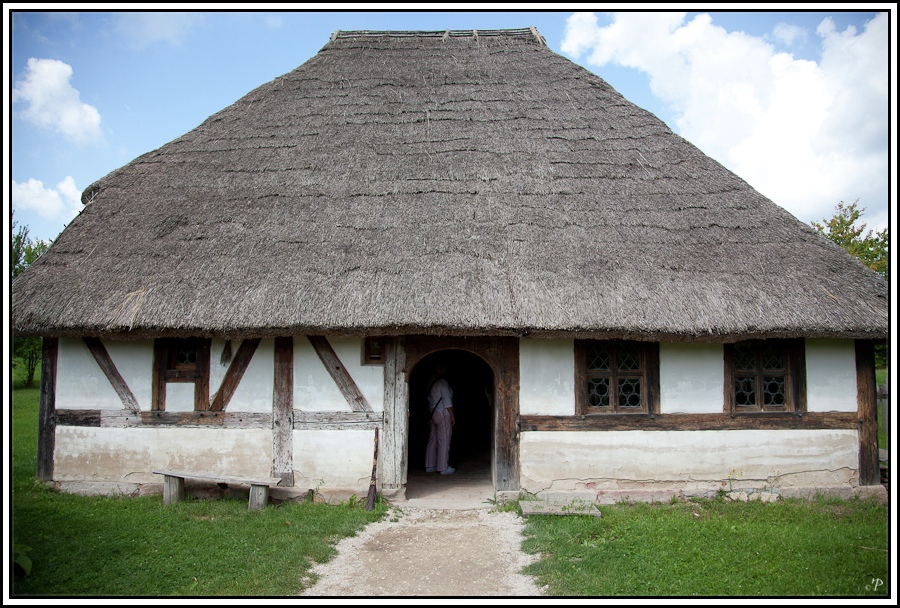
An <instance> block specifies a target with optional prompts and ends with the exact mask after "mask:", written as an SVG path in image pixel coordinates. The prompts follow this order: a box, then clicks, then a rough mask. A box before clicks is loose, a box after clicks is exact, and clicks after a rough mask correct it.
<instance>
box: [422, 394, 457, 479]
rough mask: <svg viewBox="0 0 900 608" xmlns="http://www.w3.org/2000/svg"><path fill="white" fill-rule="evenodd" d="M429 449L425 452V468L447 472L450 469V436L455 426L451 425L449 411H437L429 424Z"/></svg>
mask: <svg viewBox="0 0 900 608" xmlns="http://www.w3.org/2000/svg"><path fill="white" fill-rule="evenodd" d="M429 427H430V429H431V430H430V433H429V434H428V447H427V448H426V450H425V467H426V468H429V469H430V468H432V467H434V468H436V469H437V470H438V471H446V470H447V467H449V466H450V465H449V463H448V459H449V457H450V436H451V435H452V434H453V425H452V424H450V413H449V412H448V411H447V410H443V409H441V410H435V412H434V414H432V415H431V420H430V422H429Z"/></svg>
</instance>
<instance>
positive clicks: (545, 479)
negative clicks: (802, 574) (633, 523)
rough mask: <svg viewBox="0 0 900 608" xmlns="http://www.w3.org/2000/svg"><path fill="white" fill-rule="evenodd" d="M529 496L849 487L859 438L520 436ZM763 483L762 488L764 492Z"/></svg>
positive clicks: (848, 433) (834, 433)
mask: <svg viewBox="0 0 900 608" xmlns="http://www.w3.org/2000/svg"><path fill="white" fill-rule="evenodd" d="M519 458H520V462H521V478H520V482H521V485H522V488H523V489H525V490H527V491H529V492H535V493H536V492H540V491H544V490H548V489H580V488H583V487H584V486H585V484H588V483H589V484H590V485H589V487H596V488H598V489H621V488H634V487H637V486H640V485H642V484H646V485H652V484H657V485H660V484H661V485H666V484H669V485H681V486H685V485H690V484H697V485H701V486H702V485H703V484H706V485H707V486H709V487H717V486H714V484H721V483H722V482H727V481H728V480H729V479H731V480H732V481H733V482H734V481H737V480H738V479H740V480H743V482H744V483H752V482H753V480H755V481H756V482H759V483H765V482H767V481H769V480H772V481H771V483H774V484H776V485H794V486H797V485H822V486H825V485H829V486H834V485H847V484H850V483H851V482H852V480H853V479H855V475H856V473H857V470H858V467H859V443H858V437H857V432H856V431H855V430H847V429H840V430H779V431H769V430H729V431H607V432H602V433H601V432H580V431H570V432H560V431H557V432H551V431H532V432H527V433H522V434H521V443H520V457H519ZM759 483H757V485H759Z"/></svg>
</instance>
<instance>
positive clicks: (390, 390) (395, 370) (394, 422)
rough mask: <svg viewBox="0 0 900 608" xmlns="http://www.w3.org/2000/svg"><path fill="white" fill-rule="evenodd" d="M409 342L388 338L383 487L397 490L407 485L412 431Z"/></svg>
mask: <svg viewBox="0 0 900 608" xmlns="http://www.w3.org/2000/svg"><path fill="white" fill-rule="evenodd" d="M405 367H406V341H405V339H404V338H403V336H397V337H393V338H385V344H384V432H383V433H382V444H383V449H382V450H381V487H382V488H383V489H388V490H395V489H398V488H402V487H403V486H404V485H405V484H406V479H407V471H406V462H407V445H408V441H407V439H408V435H407V431H408V429H409V405H408V401H409V396H408V395H409V387H408V386H407V384H406V376H405V374H404V371H403V370H404V368H405Z"/></svg>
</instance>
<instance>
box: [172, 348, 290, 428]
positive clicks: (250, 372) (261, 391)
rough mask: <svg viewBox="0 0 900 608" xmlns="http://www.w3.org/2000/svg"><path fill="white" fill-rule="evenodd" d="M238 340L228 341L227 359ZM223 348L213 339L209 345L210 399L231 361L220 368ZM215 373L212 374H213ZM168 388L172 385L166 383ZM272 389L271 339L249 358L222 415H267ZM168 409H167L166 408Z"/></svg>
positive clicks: (236, 349) (273, 369) (269, 411)
mask: <svg viewBox="0 0 900 608" xmlns="http://www.w3.org/2000/svg"><path fill="white" fill-rule="evenodd" d="M240 345H241V340H232V342H231V358H232V360H234V357H235V356H236V355H237V351H238V348H239V347H240ZM224 347H225V341H224V340H213V343H212V345H211V346H210V362H209V367H210V370H209V395H210V398H212V396H213V395H214V394H215V393H216V391H218V390H219V389H220V388H221V386H222V380H224V379H225V372H226V371H227V370H228V366H229V365H230V364H231V361H229V362H228V363H226V364H225V365H222V363H221V359H222V349H223V348H224ZM213 370H215V372H214V371H213ZM169 386H170V387H171V386H172V384H169ZM274 390H275V340H274V338H266V339H263V340H262V341H260V343H259V346H258V347H257V348H256V352H254V353H253V357H252V358H251V359H250V364H249V365H248V366H247V369H246V370H245V371H244V375H243V377H242V378H241V381H240V382H239V383H238V386H237V388H236V389H235V391H234V395H232V396H231V401H229V402H228V406H227V407H226V408H225V411H226V412H258V413H263V414H265V413H271V412H272V399H273V391H274ZM166 409H168V407H167V408H166Z"/></svg>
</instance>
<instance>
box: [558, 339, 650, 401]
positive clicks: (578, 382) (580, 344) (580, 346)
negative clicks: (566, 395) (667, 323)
mask: <svg viewBox="0 0 900 608" xmlns="http://www.w3.org/2000/svg"><path fill="white" fill-rule="evenodd" d="M592 344H605V345H608V346H609V347H610V348H612V349H613V350H615V351H618V350H619V349H620V348H621V347H623V346H629V347H633V348H637V349H638V352H639V353H640V358H641V373H640V374H637V373H635V372H631V371H629V372H628V376H631V377H634V376H639V377H640V378H641V380H642V391H641V406H640V408H634V409H630V408H629V409H628V410H626V411H617V410H618V406H616V405H615V400H614V398H613V396H614V395H615V390H614V391H613V393H611V397H610V404H611V405H610V407H609V408H598V407H591V406H590V405H589V404H588V403H589V402H588V381H589V380H590V378H591V377H594V375H595V374H593V373H592V372H590V371H589V370H588V362H587V356H588V350H589V348H590V346H591V345H592ZM607 377H610V378H611V382H610V384H611V386H613V385H615V384H616V382H615V380H616V379H617V374H616V373H615V372H612V373H610V374H609V375H608V376H607ZM575 387H576V390H575V411H576V414H577V415H579V416H613V415H626V416H627V415H632V416H633V415H638V414H653V415H655V414H658V413H659V343H658V342H638V341H630V340H575Z"/></svg>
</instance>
